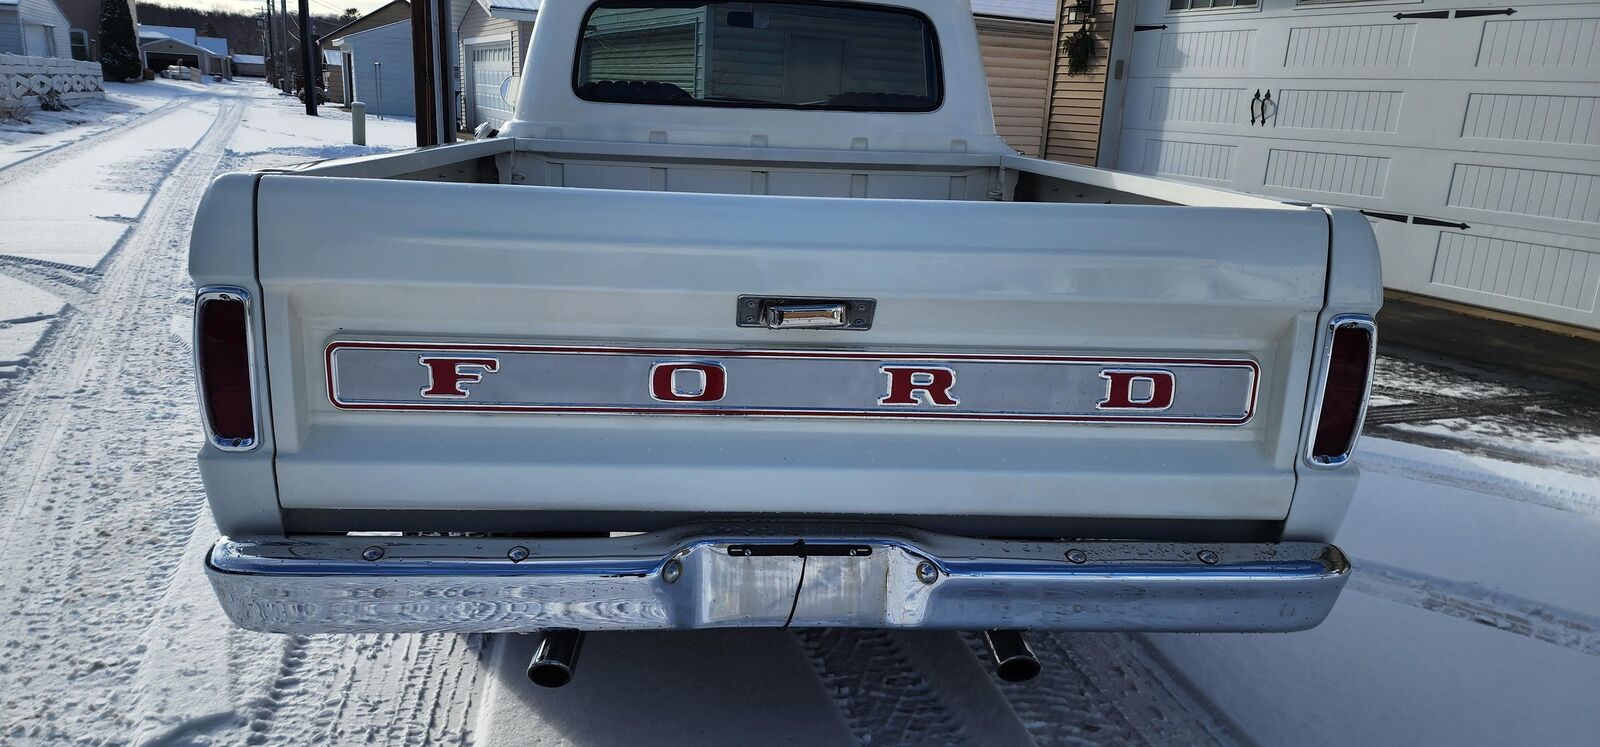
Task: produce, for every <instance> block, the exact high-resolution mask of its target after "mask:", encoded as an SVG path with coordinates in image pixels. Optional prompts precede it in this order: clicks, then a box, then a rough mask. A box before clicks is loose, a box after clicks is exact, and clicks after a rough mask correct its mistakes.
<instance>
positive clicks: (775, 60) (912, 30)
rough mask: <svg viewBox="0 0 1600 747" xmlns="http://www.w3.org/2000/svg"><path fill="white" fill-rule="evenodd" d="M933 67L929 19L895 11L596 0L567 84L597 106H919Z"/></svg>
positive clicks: (934, 45)
mask: <svg viewBox="0 0 1600 747" xmlns="http://www.w3.org/2000/svg"><path fill="white" fill-rule="evenodd" d="M939 73H940V70H939V52H938V41H937V39H936V38H935V37H934V31H933V27H932V24H930V23H929V22H928V20H927V18H925V17H923V16H922V14H920V13H916V12H914V11H910V10H906V9H903V8H891V7H887V6H869V5H856V4H844V3H831V2H810V1H807V2H777V1H775V0H756V1H754V2H751V1H750V0H742V1H740V2H705V1H704V0H602V2H598V3H596V4H595V5H593V6H592V7H591V8H590V9H589V14H588V16H587V17H586V18H585V19H584V23H583V32H582V36H581V38H580V39H579V45H578V59H577V62H576V66H575V68H574V70H573V81H572V85H573V90H574V91H575V92H576V93H577V95H578V97H579V98H581V99H584V100H586V101H599V102H606V103H625V104H658V105H669V106H736V107H748V108H773V109H826V110H851V111H893V112H926V111H932V110H934V109H937V108H938V107H939V104H940V99H941V96H942V90H941V82H940V77H939Z"/></svg>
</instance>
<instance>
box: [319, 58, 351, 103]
mask: <svg viewBox="0 0 1600 747" xmlns="http://www.w3.org/2000/svg"><path fill="white" fill-rule="evenodd" d="M322 85H323V87H324V88H326V89H328V103H331V104H349V103H350V101H349V100H348V99H346V98H345V97H344V68H343V67H340V66H336V65H327V66H325V67H323V68H322Z"/></svg>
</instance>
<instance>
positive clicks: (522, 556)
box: [506, 545, 528, 563]
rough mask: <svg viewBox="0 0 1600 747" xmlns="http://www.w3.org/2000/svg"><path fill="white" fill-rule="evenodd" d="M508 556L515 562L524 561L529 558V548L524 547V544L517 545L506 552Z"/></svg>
mask: <svg viewBox="0 0 1600 747" xmlns="http://www.w3.org/2000/svg"><path fill="white" fill-rule="evenodd" d="M506 557H508V558H510V559H511V562H513V563H521V562H522V561H524V560H527V559H528V548H526V547H523V546H522V545H517V546H516V547H513V548H511V550H510V551H509V552H507V553H506Z"/></svg>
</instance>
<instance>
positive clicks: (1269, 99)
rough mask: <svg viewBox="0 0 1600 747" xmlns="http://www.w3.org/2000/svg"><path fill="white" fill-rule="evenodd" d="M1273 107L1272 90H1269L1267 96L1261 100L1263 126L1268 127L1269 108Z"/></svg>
mask: <svg viewBox="0 0 1600 747" xmlns="http://www.w3.org/2000/svg"><path fill="white" fill-rule="evenodd" d="M1269 106H1272V89H1271V88H1268V89H1267V95H1266V96H1264V97H1262V99H1261V126H1262V127H1266V126H1267V107H1269Z"/></svg>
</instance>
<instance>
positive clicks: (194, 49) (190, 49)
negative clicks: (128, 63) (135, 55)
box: [139, 36, 217, 57]
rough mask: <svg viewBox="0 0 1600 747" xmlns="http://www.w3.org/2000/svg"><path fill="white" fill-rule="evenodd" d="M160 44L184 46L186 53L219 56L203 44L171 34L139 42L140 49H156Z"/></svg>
mask: <svg viewBox="0 0 1600 747" xmlns="http://www.w3.org/2000/svg"><path fill="white" fill-rule="evenodd" d="M159 46H167V47H182V48H183V49H184V52H185V53H186V54H193V55H204V56H206V57H216V56H217V55H216V54H215V53H213V52H212V51H211V50H209V49H206V48H205V47H202V46H200V45H198V44H190V43H189V42H186V41H184V40H182V39H174V38H172V37H170V36H160V37H156V38H147V39H145V40H143V41H141V42H139V48H140V49H154V48H155V47H159Z"/></svg>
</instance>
